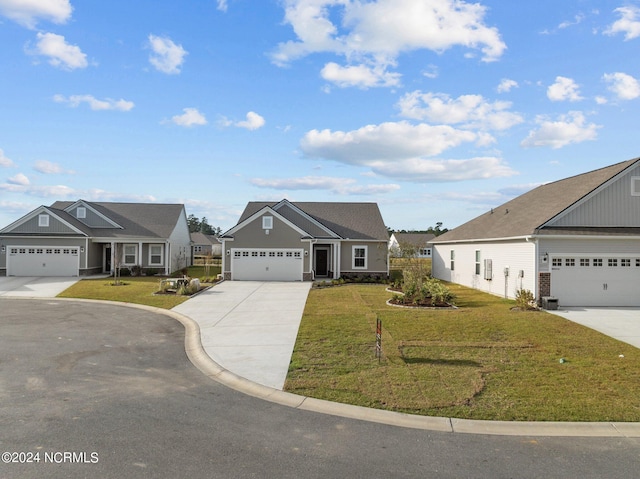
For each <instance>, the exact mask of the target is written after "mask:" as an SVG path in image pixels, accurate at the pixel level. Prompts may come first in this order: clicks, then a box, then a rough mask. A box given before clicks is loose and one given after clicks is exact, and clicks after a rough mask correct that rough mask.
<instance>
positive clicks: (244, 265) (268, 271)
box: [231, 248, 303, 281]
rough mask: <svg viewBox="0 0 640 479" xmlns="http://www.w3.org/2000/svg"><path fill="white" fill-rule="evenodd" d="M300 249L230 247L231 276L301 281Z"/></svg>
mask: <svg viewBox="0 0 640 479" xmlns="http://www.w3.org/2000/svg"><path fill="white" fill-rule="evenodd" d="M302 255H303V250H302V249H284V248H232V249H231V278H232V279H234V280H240V281H242V280H244V281H302V263H303V261H302Z"/></svg>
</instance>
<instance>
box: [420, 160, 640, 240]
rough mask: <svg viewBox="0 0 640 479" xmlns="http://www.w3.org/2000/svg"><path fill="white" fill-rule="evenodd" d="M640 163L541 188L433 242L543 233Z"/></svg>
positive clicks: (567, 179) (610, 167) (623, 163)
mask: <svg viewBox="0 0 640 479" xmlns="http://www.w3.org/2000/svg"><path fill="white" fill-rule="evenodd" d="M639 163H640V159H639V158H635V159H632V160H628V161H624V162H621V163H616V164H615V165H611V166H608V167H605V168H600V169H598V170H594V171H590V172H588V173H583V174H581V175H577V176H572V177H569V178H566V179H563V180H559V181H555V182H552V183H547V184H545V185H542V186H539V187H537V188H535V189H533V190H531V191H529V192H527V193H524V194H523V195H520V196H518V197H517V198H514V199H512V200H511V201H508V202H507V203H504V204H503V205H501V206H499V207H497V208H493V209H491V210H490V211H488V212H486V213H484V214H482V215H480V216H478V217H476V218H474V219H472V220H471V221H469V222H467V223H464V224H463V225H461V226H458V227H457V228H454V229H452V230H450V231H448V232H446V233H445V234H443V235H440V236H438V237H437V238H435V239H434V240H433V241H432V242H433V243H444V242H449V241H451V242H455V241H465V240H474V239H476V240H477V239H497V238H514V237H524V236H530V235H533V234H540V233H544V231H543V230H542V228H543V227H544V226H545V225H546V224H547V223H548V222H549V221H551V220H552V219H553V218H555V217H557V216H558V215H559V214H561V213H562V212H563V211H565V210H566V209H567V208H569V207H571V206H573V205H574V204H576V203H577V202H578V201H580V200H582V199H583V198H585V197H586V196H587V195H589V194H590V193H592V192H593V191H594V190H596V189H598V188H599V187H601V186H602V185H604V184H605V183H607V182H609V181H610V180H611V179H613V178H614V177H616V176H618V175H620V174H622V173H623V172H624V171H625V170H627V169H628V168H632V167H634V166H636V164H639Z"/></svg>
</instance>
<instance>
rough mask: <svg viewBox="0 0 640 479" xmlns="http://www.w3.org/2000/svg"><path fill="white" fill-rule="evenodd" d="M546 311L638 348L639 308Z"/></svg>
mask: <svg viewBox="0 0 640 479" xmlns="http://www.w3.org/2000/svg"><path fill="white" fill-rule="evenodd" d="M548 312H549V313H553V314H557V315H558V316H562V317H563V318H565V319H568V320H569V321H573V322H574V323H578V324H582V325H583V326H586V327H588V328H591V329H595V330H596V331H599V332H601V333H603V334H606V335H607V336H611V337H612V338H615V339H617V340H619V341H623V342H625V343H628V344H631V345H632V346H635V347H636V348H640V308H560V309H559V310H557V311H548Z"/></svg>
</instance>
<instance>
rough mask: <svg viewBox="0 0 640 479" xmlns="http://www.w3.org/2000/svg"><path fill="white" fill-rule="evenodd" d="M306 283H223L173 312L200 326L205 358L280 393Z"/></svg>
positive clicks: (300, 316)
mask: <svg viewBox="0 0 640 479" xmlns="http://www.w3.org/2000/svg"><path fill="white" fill-rule="evenodd" d="M310 289H311V283H309V282H259V281H224V282H222V283H220V284H218V285H217V286H214V287H213V288H211V289H209V290H207V291H205V292H203V293H201V294H199V295H198V296H196V297H195V298H191V299H190V300H189V301H186V302H184V303H182V304H181V305H179V306H176V307H175V308H173V311H176V312H178V313H180V314H184V315H185V316H188V317H189V318H191V319H193V320H194V321H195V322H197V323H198V325H199V327H200V339H201V342H202V346H203V348H204V350H205V351H206V353H207V355H208V356H209V357H210V358H211V359H213V360H214V361H215V362H216V363H218V364H219V365H220V366H222V367H223V368H225V369H227V370H228V371H231V372H233V373H235V374H237V375H238V376H241V377H243V378H245V379H248V380H250V381H253V382H255V383H258V384H262V385H264V386H269V387H272V388H275V389H280V390H281V389H282V388H283V387H284V381H285V379H286V377H287V371H288V370H289V362H290V361H291V354H292V352H293V347H294V345H295V342H296V337H297V335H298V327H299V326H300V320H301V319H302V313H303V311H304V306H305V303H306V302H307V296H308V295H309V290H310Z"/></svg>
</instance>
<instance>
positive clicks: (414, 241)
mask: <svg viewBox="0 0 640 479" xmlns="http://www.w3.org/2000/svg"><path fill="white" fill-rule="evenodd" d="M393 236H395V237H396V240H398V243H406V244H410V245H413V246H418V247H420V246H425V245H426V244H427V243H430V242H431V240H433V239H434V238H435V237H436V235H434V234H432V233H393Z"/></svg>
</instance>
